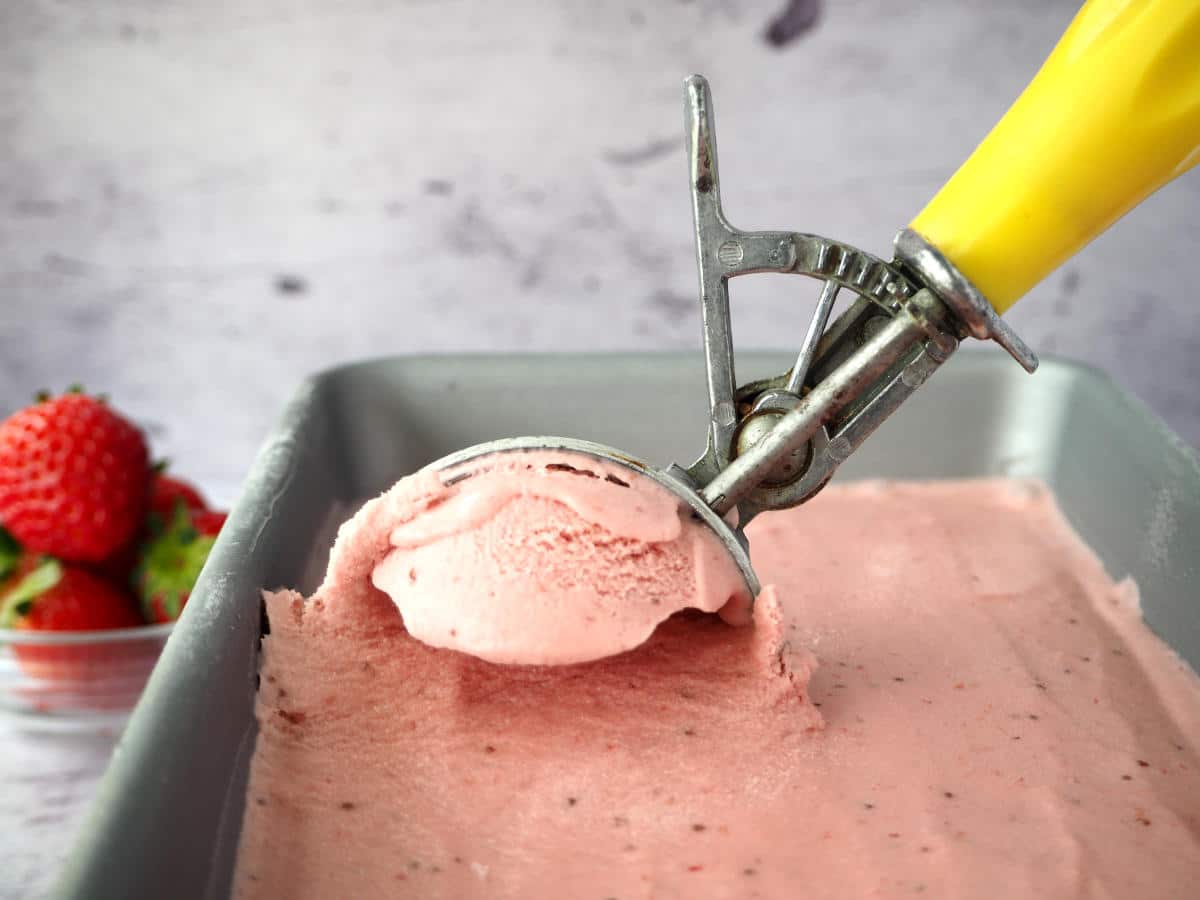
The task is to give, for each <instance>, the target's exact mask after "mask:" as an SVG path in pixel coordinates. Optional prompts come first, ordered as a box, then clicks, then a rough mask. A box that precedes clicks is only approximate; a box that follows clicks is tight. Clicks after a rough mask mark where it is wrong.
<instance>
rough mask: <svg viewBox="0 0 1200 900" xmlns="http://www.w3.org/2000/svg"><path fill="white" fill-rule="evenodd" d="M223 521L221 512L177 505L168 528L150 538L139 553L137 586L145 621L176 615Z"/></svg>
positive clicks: (165, 620) (193, 583)
mask: <svg viewBox="0 0 1200 900" xmlns="http://www.w3.org/2000/svg"><path fill="white" fill-rule="evenodd" d="M224 524H225V513H223V512H214V511H212V510H204V511H200V512H196V511H189V510H187V509H184V508H183V507H182V506H180V505H177V506H176V509H175V514H174V515H173V517H172V518H171V522H170V525H169V526H168V528H167V530H166V531H164V532H163V533H162V534H160V535H159V536H158V537H156V538H154V539H153V540H151V541H150V543H149V544H148V545H147V547H146V552H145V554H144V555H143V556H142V563H141V567H140V569H139V573H138V587H139V593H140V594H141V598H142V615H143V616H145V618H146V621H147V622H172V621H174V620H175V619H178V618H179V613H180V612H182V611H183V607H184V605H185V604H186V603H187V601H188V597H189V596H191V593H192V586H193V585H195V583H196V579H197V578H198V577H199V575H200V570H201V569H203V568H204V562H205V560H207V559H208V553H209V551H210V550H212V546H213V543H214V542H215V541H216V537H217V533H218V532H219V531H220V530H221V526H222V525H224Z"/></svg>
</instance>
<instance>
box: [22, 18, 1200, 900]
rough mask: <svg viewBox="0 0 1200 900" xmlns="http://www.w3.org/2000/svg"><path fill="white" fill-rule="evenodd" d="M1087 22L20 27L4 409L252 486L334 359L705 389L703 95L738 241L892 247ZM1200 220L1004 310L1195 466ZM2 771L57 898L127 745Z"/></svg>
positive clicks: (1163, 222) (1162, 211)
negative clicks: (51, 401) (50, 407)
mask: <svg viewBox="0 0 1200 900" xmlns="http://www.w3.org/2000/svg"><path fill="white" fill-rule="evenodd" d="M1075 8H1076V4H1074V3H1070V2H1061V0H1055V2H1044V0H1025V2H1014V3H1005V4H997V3H991V2H987V0H936V2H925V3H919V4H918V3H915V2H911V3H909V2H893V0H826V2H824V3H822V4H817V3H815V2H812V0H798V2H792V3H784V2H781V0H691V2H665V0H664V2H661V3H641V4H638V3H609V4H599V3H595V2H590V0H588V2H583V0H567V2H562V3H558V4H542V3H537V2H533V0H517V2H511V3H503V4H488V3H484V2H479V0H472V2H467V0H446V2H440V3H429V2H418V0H407V2H397V3H379V2H375V0H370V2H367V0H351V2H346V3H342V4H338V5H337V6H336V9H335V8H334V5H331V4H325V3H318V2H315V0H312V2H283V0H263V2H259V3H255V4H234V3H208V2H200V0H187V2H180V3H175V4H171V5H170V7H169V8H168V7H166V6H164V5H162V4H159V3H156V2H152V0H118V2H113V3H108V4H103V5H100V6H92V5H86V4H68V3H61V2H51V0H39V2H34V3H25V4H15V3H12V4H3V5H0V298H2V299H0V414H5V413H7V412H9V411H11V410H12V409H15V408H16V407H18V406H20V405H22V404H23V403H24V402H25V401H26V399H27V398H28V397H29V396H30V395H31V394H32V393H33V392H34V391H35V390H36V389H38V388H41V387H51V388H61V387H63V386H65V385H67V384H69V383H71V382H76V381H82V382H83V383H85V384H86V385H88V386H89V387H92V388H94V389H96V390H103V391H106V392H108V393H109V394H110V395H111V396H112V398H113V402H114V403H115V404H116V405H117V406H118V407H120V408H122V409H124V410H126V411H128V412H129V413H130V414H131V415H132V416H133V417H135V418H136V419H138V421H139V422H140V423H141V424H142V425H143V426H144V427H145V429H146V430H147V432H148V433H149V435H150V437H151V439H152V441H153V443H154V446H155V448H156V449H157V451H158V452H159V454H160V455H166V456H169V457H171V458H172V459H173V460H174V464H175V468H176V469H177V470H178V471H180V472H183V473H187V474H189V475H192V476H193V477H195V478H196V479H197V480H199V481H200V482H201V483H202V484H204V485H206V486H209V487H210V490H214V492H216V490H217V489H225V487H226V486H227V487H228V489H229V490H230V492H232V490H233V489H235V486H236V484H237V483H238V481H239V479H240V478H241V477H242V475H243V474H244V472H245V471H246V469H247V468H248V466H249V464H250V462H251V460H252V458H253V454H254V451H255V449H256V447H257V446H258V444H259V442H260V441H261V440H262V439H263V437H264V436H265V435H266V433H267V431H268V429H269V428H270V427H271V425H272V424H273V422H274V421H275V419H276V418H277V416H278V415H279V413H280V410H281V408H282V406H283V404H284V402H285V401H286V398H287V397H288V396H289V395H290V393H291V392H292V391H293V390H294V389H295V387H296V386H297V384H298V383H299V382H300V380H301V379H302V378H303V377H304V376H305V375H306V374H308V373H310V372H312V371H314V370H317V369H322V368H326V367H328V366H332V365H336V364H338V363H342V362H346V361H350V360H356V359H361V358H364V357H369V356H379V355H386V354H393V353H427V352H438V353H443V352H459V351H513V352H517V351H534V350H536V351H547V350H556V351H567V352H570V351H584V350H604V349H645V350H652V349H666V348H670V349H678V348H696V349H697V378H701V377H702V368H701V365H702V364H701V361H700V356H699V352H698V348H699V314H698V308H697V304H696V299H695V282H696V275H695V271H694V262H693V256H692V246H691V240H692V239H691V235H690V228H691V223H690V209H689V201H688V196H687V191H686V167H685V160H684V154H683V135H682V79H683V77H684V76H685V75H687V74H689V73H690V72H693V71H699V72H702V73H704V74H706V75H707V76H708V77H709V79H710V81H711V82H712V85H713V90H714V98H715V108H716V113H717V135H718V140H719V144H720V151H721V165H722V176H723V192H724V200H725V204H726V207H727V212H728V214H729V216H730V218H731V219H732V220H733V221H734V222H735V223H736V224H738V225H739V226H741V227H746V228H768V227H772V228H773V227H782V228H790V229H794V230H799V231H813V232H817V233H823V234H828V235H830V236H832V237H837V238H839V239H842V240H845V241H849V242H851V243H856V244H858V245H860V246H862V247H863V248H864V249H868V250H871V251H873V252H876V253H878V254H881V255H887V254H888V251H889V248H890V242H891V238H892V236H893V234H894V232H895V231H896V230H897V228H898V227H900V226H902V225H903V224H904V223H906V222H907V221H908V220H909V219H910V218H911V217H912V216H913V215H914V214H915V213H916V212H917V211H918V210H919V209H920V208H921V206H922V205H923V204H924V202H925V201H926V200H927V199H928V198H929V197H930V196H932V194H933V193H934V192H935V191H936V189H937V188H938V186H939V185H940V184H941V183H942V182H943V181H944V180H945V179H946V178H947V177H948V176H949V175H950V174H951V173H952V172H953V170H954V168H955V167H956V166H957V164H958V163H959V162H961V160H962V159H963V158H964V157H965V156H966V155H967V154H968V153H969V151H970V150H971V148H972V147H973V146H974V145H975V144H976V143H977V142H978V141H979V140H980V139H981V138H982V137H983V135H984V134H985V133H986V131H987V130H988V128H989V127H990V125H991V124H992V123H993V122H994V121H995V120H996V119H997V118H998V117H999V116H1000V114H1001V113H1002V112H1003V111H1004V109H1005V108H1006V107H1007V106H1008V104H1009V103H1010V102H1011V100H1012V99H1013V98H1014V97H1015V96H1016V94H1017V93H1018V92H1019V91H1020V89H1021V87H1022V86H1023V85H1024V83H1025V82H1026V81H1027V80H1028V78H1029V77H1030V76H1031V75H1032V73H1033V72H1034V71H1035V70H1036V68H1037V66H1038V65H1039V63H1040V61H1041V60H1042V59H1043V58H1044V56H1045V54H1046V53H1047V52H1048V51H1049V50H1050V48H1051V47H1052V45H1053V44H1054V42H1055V41H1056V39H1057V37H1058V35H1059V34H1060V32H1061V31H1062V29H1063V28H1064V27H1065V25H1066V23H1067V21H1068V20H1069V19H1070V17H1071V15H1072V13H1073V11H1074V9H1075ZM785 13H786V14H785ZM814 13H815V15H816V19H815V23H813V22H810V21H809V20H810V19H811V18H812V15H813V14H814ZM781 14H785V15H783V17H782V18H781ZM1097 102H1100V101H1097ZM1198 210H1200V171H1193V172H1191V173H1190V174H1188V175H1185V176H1184V177H1183V178H1181V179H1179V180H1178V181H1177V182H1176V183H1174V184H1173V185H1171V186H1169V187H1168V188H1167V189H1166V190H1164V191H1162V192H1160V193H1159V194H1158V195H1156V196H1154V197H1152V198H1151V199H1150V200H1149V201H1147V202H1146V203H1145V204H1144V205H1143V206H1142V207H1141V208H1139V209H1138V210H1136V211H1134V212H1133V213H1132V214H1131V215H1129V216H1128V217H1127V218H1126V219H1125V220H1123V221H1122V222H1120V223H1119V224H1118V225H1116V226H1115V227H1114V228H1113V229H1112V230H1111V231H1110V232H1109V233H1107V234H1106V235H1104V236H1103V237H1101V238H1100V239H1099V240H1097V241H1096V242H1095V243H1094V244H1093V245H1092V246H1091V247H1089V248H1088V249H1086V250H1085V251H1084V252H1083V253H1082V254H1081V255H1080V256H1079V257H1078V258H1077V259H1076V260H1074V261H1072V262H1071V263H1069V264H1068V265H1067V266H1065V267H1064V268H1063V269H1062V270H1060V271H1059V272H1057V273H1055V274H1054V275H1052V276H1051V277H1050V278H1049V279H1048V280H1047V281H1046V282H1045V283H1043V284H1042V285H1041V286H1040V287H1039V288H1037V289H1036V290H1035V291H1034V292H1033V294H1032V295H1030V296H1029V297H1028V298H1027V299H1026V300H1024V301H1022V303H1021V304H1020V305H1019V306H1018V307H1017V308H1016V309H1015V310H1014V311H1013V312H1012V313H1011V315H1010V317H1009V318H1010V320H1011V321H1012V323H1013V325H1014V326H1016V328H1017V329H1018V330H1019V331H1020V332H1021V333H1022V335H1023V336H1024V337H1025V338H1026V339H1027V340H1028V341H1029V343H1030V344H1032V345H1033V346H1034V348H1035V349H1037V350H1039V351H1041V352H1043V353H1052V354H1061V355H1064V356H1068V357H1072V358H1075V359H1080V360H1084V361H1086V362H1089V363H1092V364H1094V365H1096V366H1098V367H1100V368H1103V369H1105V370H1106V371H1108V372H1110V373H1111V374H1112V375H1113V377H1114V378H1116V380H1117V381H1119V382H1121V383H1122V384H1124V385H1126V386H1127V387H1129V388H1131V389H1132V390H1133V391H1134V393H1136V394H1138V395H1139V396H1141V397H1142V398H1143V399H1144V400H1145V401H1146V402H1147V403H1149V404H1150V406H1151V407H1153V408H1154V409H1155V410H1156V411H1157V412H1158V413H1159V414H1160V415H1161V416H1162V417H1163V418H1164V419H1166V421H1167V422H1168V423H1169V424H1170V425H1171V426H1172V427H1173V428H1174V429H1175V430H1176V431H1177V432H1179V433H1180V434H1181V435H1182V436H1183V437H1184V439H1185V440H1187V441H1189V442H1190V443H1192V444H1197V443H1200V392H1198V391H1197V390H1196V388H1197V384H1198V381H1200V318H1198V317H1197V316H1196V313H1195V310H1194V307H1193V304H1194V302H1195V300H1194V298H1193V297H1192V294H1193V293H1194V284H1193V282H1192V279H1191V276H1190V274H1189V273H1190V270H1191V266H1190V262H1191V258H1192V256H1193V255H1194V254H1195V253H1196V251H1197V249H1200V216H1198V215H1197V211H1198ZM816 293H817V292H816V290H815V285H813V284H811V283H803V282H801V280H800V279H781V278H766V277H761V278H751V279H743V280H741V281H740V282H738V283H735V285H734V290H733V298H734V307H735V311H734V330H735V341H736V343H737V344H738V346H741V347H770V348H781V347H796V346H798V344H799V341H800V339H801V337H802V335H803V330H804V327H805V323H806V321H807V317H808V315H809V313H810V311H811V309H812V306H813V304H814V302H815V299H816ZM997 352H999V351H997ZM696 416H697V419H696V422H697V442H698V444H699V442H700V440H701V437H700V436H701V433H702V422H703V410H700V409H697V411H696ZM947 427H948V428H952V427H953V423H948V424H947ZM213 486H217V487H216V488H214V487H213ZM0 746H2V747H3V750H4V752H3V753H0V759H2V760H3V762H0V782H2V783H3V784H4V785H5V791H4V796H3V799H2V800H0V833H2V834H3V835H4V837H3V838H0V896H4V897H34V896H39V895H40V894H41V893H43V892H44V891H45V888H46V884H47V883H48V880H49V879H50V878H51V877H52V876H53V874H54V872H55V871H57V867H58V866H59V864H60V862H61V859H62V858H63V856H64V854H65V852H66V849H67V847H68V846H69V843H70V840H71V837H72V834H73V830H74V825H75V823H76V822H77V821H78V818H79V815H80V810H81V808H82V805H83V804H85V803H86V800H87V798H88V797H89V796H90V794H91V791H92V789H93V787H94V783H95V779H96V778H97V776H98V774H99V773H100V772H101V771H102V769H103V766H104V762H105V759H106V758H107V754H108V752H109V749H110V746H111V740H107V742H106V739H97V740H91V741H82V742H81V741H76V740H67V739H63V738H58V739H50V738H45V737H43V738H31V737H28V736H24V737H23V736H20V735H18V734H17V733H16V732H14V731H12V730H11V729H9V728H8V726H4V725H0Z"/></svg>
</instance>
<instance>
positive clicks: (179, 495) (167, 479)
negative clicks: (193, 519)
mask: <svg viewBox="0 0 1200 900" xmlns="http://www.w3.org/2000/svg"><path fill="white" fill-rule="evenodd" d="M181 504H182V505H183V507H184V509H187V510H195V511H201V510H206V509H208V502H207V501H206V500H205V499H204V496H203V495H202V494H201V493H200V491H199V490H198V489H197V488H196V487H195V486H194V485H191V484H188V482H186V481H184V480H183V479H181V478H175V477H174V476H172V475H167V474H166V473H165V472H163V471H161V470H156V471H155V473H154V480H153V481H152V482H151V484H150V511H149V513H148V523H149V526H150V533H151V534H159V533H161V532H162V531H163V529H165V528H166V527H167V526H168V525H169V524H170V523H171V522H172V521H173V520H174V518H175V510H176V507H178V506H179V505H181Z"/></svg>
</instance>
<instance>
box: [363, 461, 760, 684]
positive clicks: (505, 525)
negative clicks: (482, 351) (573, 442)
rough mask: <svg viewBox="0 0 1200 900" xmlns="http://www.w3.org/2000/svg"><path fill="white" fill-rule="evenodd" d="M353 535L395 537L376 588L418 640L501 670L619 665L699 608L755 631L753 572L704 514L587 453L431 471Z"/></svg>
mask: <svg viewBox="0 0 1200 900" xmlns="http://www.w3.org/2000/svg"><path fill="white" fill-rule="evenodd" d="M379 523H385V524H384V527H382V528H380V527H379ZM352 529H353V531H354V533H356V534H360V535H361V534H364V533H366V532H369V533H371V534H372V535H378V534H379V533H382V532H385V531H386V534H387V547H388V549H387V555H386V556H385V557H384V558H383V559H382V560H381V561H380V562H379V563H378V564H377V565H376V566H375V568H374V570H373V571H372V575H371V580H372V582H373V583H374V585H375V586H376V587H377V588H379V589H380V590H381V591H383V592H384V593H385V594H388V595H389V596H390V597H391V598H392V600H393V601H394V602H395V603H396V606H397V608H398V609H399V610H400V613H401V615H402V617H403V620H404V626H405V628H406V630H407V631H408V633H409V634H411V635H412V636H413V637H415V638H418V639H420V640H422V641H424V642H425V643H427V644H429V645H431V646H434V647H449V648H452V649H455V650H460V651H463V652H465V653H470V654H472V655H474V656H478V657H480V658H481V659H486V660H489V661H491V662H498V663H522V664H529V665H561V664H566V663H578V662H587V661H589V660H593V659H600V658H602V657H605V656H612V655H614V654H617V653H621V652H623V651H625V650H629V649H632V648H633V647H636V646H637V645H639V644H641V643H642V642H643V641H645V640H646V638H648V637H649V636H650V634H651V632H653V631H654V628H655V626H657V625H658V624H659V623H660V622H662V621H663V620H664V619H666V618H667V617H668V616H670V615H671V614H672V613H675V612H678V611H679V610H680V609H683V608H685V607H690V608H695V609H700V610H703V611H705V612H718V611H719V612H720V613H721V615H722V616H723V617H724V618H725V619H726V620H727V621H730V622H735V623H741V624H745V623H747V622H748V621H749V609H750V594H749V590H748V588H747V587H746V584H745V581H744V579H743V577H742V575H741V573H740V572H739V571H738V568H737V566H736V565H735V564H734V562H733V560H732V559H731V558H730V556H729V554H728V552H727V551H726V550H725V548H724V547H723V545H722V544H721V542H720V540H719V539H718V538H717V537H716V535H715V534H714V533H713V532H712V531H711V530H710V529H709V528H707V527H706V526H705V525H704V524H703V523H702V522H700V521H698V520H697V519H695V518H694V517H693V516H692V514H691V510H690V508H689V507H688V506H687V505H686V504H683V503H681V501H680V500H679V499H678V498H677V497H676V496H675V495H674V494H672V493H671V492H670V491H669V490H667V489H666V488H665V487H663V486H661V485H659V484H658V483H657V482H656V481H654V480H652V479H651V478H650V477H649V476H648V475H643V474H640V473H638V472H637V471H634V470H632V469H630V468H628V467H625V466H620V465H618V464H616V463H613V462H607V461H602V460H599V459H596V458H594V457H591V456H587V455H585V454H582V453H575V452H565V451H559V450H542V451H524V452H508V453H496V454H490V455H488V456H486V457H484V458H482V459H477V460H471V461H469V462H466V463H463V464H461V465H459V466H457V467H454V468H452V469H450V470H447V471H426V472H423V473H421V474H420V475H418V476H416V477H414V478H411V479H405V480H404V481H401V482H400V483H399V484H398V485H396V487H394V488H393V489H392V490H391V491H389V492H388V493H387V494H385V495H383V496H382V497H380V498H379V499H377V500H374V501H372V503H371V504H370V505H369V506H368V507H367V508H366V509H364V510H363V511H362V512H361V513H360V514H359V516H358V517H357V518H356V520H355V523H354V525H353V526H352ZM346 543H347V542H345V541H343V542H342V544H341V545H340V546H346ZM369 543H370V544H371V547H372V549H373V548H374V547H375V546H376V545H377V543H378V541H377V540H375V539H372V540H371V541H369Z"/></svg>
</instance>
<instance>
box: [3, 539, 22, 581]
mask: <svg viewBox="0 0 1200 900" xmlns="http://www.w3.org/2000/svg"><path fill="white" fill-rule="evenodd" d="M20 559H21V545H20V544H18V543H17V539H16V538H15V537H13V536H12V535H11V534H9V533H8V532H7V531H5V530H4V529H3V528H0V580H3V579H5V578H7V577H8V576H9V575H10V574H11V573H12V570H13V569H15V568H16V567H17V562H18V561H19V560H20Z"/></svg>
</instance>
